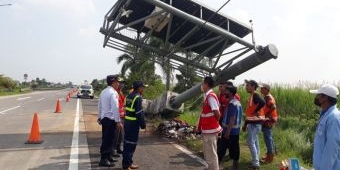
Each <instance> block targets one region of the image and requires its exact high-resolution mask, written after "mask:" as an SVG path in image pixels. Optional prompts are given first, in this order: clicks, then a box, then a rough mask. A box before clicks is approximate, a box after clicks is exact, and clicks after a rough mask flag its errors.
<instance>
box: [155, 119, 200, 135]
mask: <svg viewBox="0 0 340 170" xmlns="http://www.w3.org/2000/svg"><path fill="white" fill-rule="evenodd" d="M194 129H195V126H190V125H189V124H188V123H186V122H184V121H182V120H180V119H177V118H175V119H172V120H167V121H163V122H162V123H160V124H159V125H158V127H157V132H158V133H159V134H161V135H162V136H164V137H167V138H175V139H196V133H195V132H194Z"/></svg>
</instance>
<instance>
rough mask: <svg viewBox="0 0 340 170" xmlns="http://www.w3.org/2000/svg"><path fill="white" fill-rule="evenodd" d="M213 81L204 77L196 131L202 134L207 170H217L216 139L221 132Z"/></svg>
mask: <svg viewBox="0 0 340 170" xmlns="http://www.w3.org/2000/svg"><path fill="white" fill-rule="evenodd" d="M213 87H214V79H213V78H212V77H205V78H204V81H203V84H202V85H201V90H202V91H203V92H204V105H203V108H202V112H201V115H200V118H199V122H198V126H197V131H199V132H202V136H203V153H204V158H205V160H206V162H207V163H208V169H209V170H218V169H219V166H218V157H217V137H218V134H219V133H220V132H221V131H222V128H221V126H220V124H219V120H220V117H221V114H220V111H219V102H218V98H217V96H216V94H215V93H214V91H213V90H212V88H213Z"/></svg>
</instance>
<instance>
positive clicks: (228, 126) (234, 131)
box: [217, 86, 242, 170]
mask: <svg viewBox="0 0 340 170" xmlns="http://www.w3.org/2000/svg"><path fill="white" fill-rule="evenodd" d="M236 93H237V88H236V87H234V86H229V87H227V88H226V98H227V99H228V100H229V101H230V102H229V103H228V107H227V109H226V110H225V112H224V117H223V120H222V127H223V132H222V136H221V138H220V140H219V142H218V146H217V155H218V161H219V163H221V162H222V161H223V157H224V155H225V154H226V150H227V149H229V156H230V158H231V159H232V160H233V165H232V167H231V168H230V169H231V170H238V162H239V158H240V144H239V135H240V126H241V119H242V105H241V103H240V101H239V100H238V99H237V98H236V97H235V95H236Z"/></svg>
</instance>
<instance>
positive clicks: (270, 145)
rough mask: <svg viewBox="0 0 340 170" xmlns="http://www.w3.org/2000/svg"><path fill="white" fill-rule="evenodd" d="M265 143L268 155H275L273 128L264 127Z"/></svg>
mask: <svg viewBox="0 0 340 170" xmlns="http://www.w3.org/2000/svg"><path fill="white" fill-rule="evenodd" d="M262 132H263V138H264V142H265V143H266V147H267V154H274V141H273V132H272V128H267V127H262Z"/></svg>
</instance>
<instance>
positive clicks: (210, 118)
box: [198, 92, 222, 134]
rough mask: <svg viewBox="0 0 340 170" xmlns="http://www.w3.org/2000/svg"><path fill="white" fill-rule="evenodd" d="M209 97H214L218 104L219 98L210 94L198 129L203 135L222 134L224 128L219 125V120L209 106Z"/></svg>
mask: <svg viewBox="0 0 340 170" xmlns="http://www.w3.org/2000/svg"><path fill="white" fill-rule="evenodd" d="M209 97H213V98H214V99H215V100H216V102H217V103H218V98H217V96H216V94H215V93H214V92H210V93H209V94H208V95H207V96H206V98H205V101H204V105H203V108H202V113H201V115H200V119H199V123H198V129H199V130H201V131H202V133H210V134H213V133H220V132H221V131H222V127H221V126H220V124H219V123H218V120H217V119H216V117H215V114H214V113H213V111H212V109H211V107H210V105H209V102H208V99H209Z"/></svg>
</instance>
